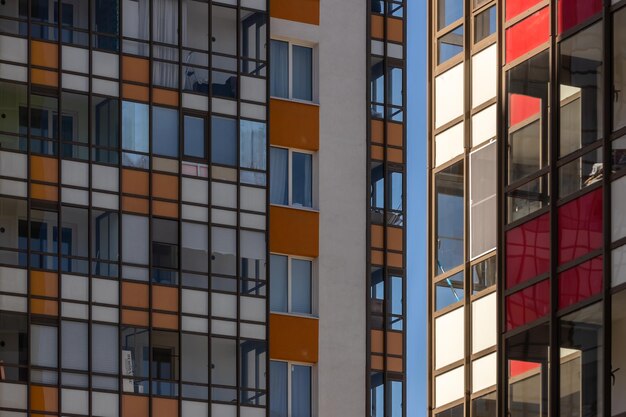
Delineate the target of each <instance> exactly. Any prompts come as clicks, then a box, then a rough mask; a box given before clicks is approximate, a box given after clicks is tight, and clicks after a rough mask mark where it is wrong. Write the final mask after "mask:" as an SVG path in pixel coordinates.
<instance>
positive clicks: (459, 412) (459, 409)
mask: <svg viewBox="0 0 626 417" xmlns="http://www.w3.org/2000/svg"><path fill="white" fill-rule="evenodd" d="M464 411H465V409H464V406H463V404H461V405H457V406H454V407H452V408H449V409H447V410H446V411H442V412H441V413H437V414H436V415H435V416H436V417H463V415H464ZM494 415H495V414H494Z"/></svg>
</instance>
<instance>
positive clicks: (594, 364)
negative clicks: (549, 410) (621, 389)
mask: <svg viewBox="0 0 626 417" xmlns="http://www.w3.org/2000/svg"><path fill="white" fill-rule="evenodd" d="M559 335H560V346H559V348H560V349H559V352H560V366H561V369H560V372H559V374H560V415H561V416H562V417H566V416H567V417H570V416H586V415H590V416H595V415H597V416H599V415H602V398H603V395H604V390H603V385H604V384H603V380H604V378H603V377H602V374H603V372H602V362H603V360H602V356H603V355H602V351H603V348H602V337H603V336H602V304H600V303H597V304H594V305H592V306H590V307H587V308H584V309H582V310H579V311H576V312H574V313H572V314H568V315H567V316H565V317H563V318H562V319H561V320H560V322H559ZM613 392H616V391H613Z"/></svg>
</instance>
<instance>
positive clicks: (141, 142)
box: [122, 101, 150, 169]
mask: <svg viewBox="0 0 626 417" xmlns="http://www.w3.org/2000/svg"><path fill="white" fill-rule="evenodd" d="M149 120H150V112H149V107H148V105H147V104H141V103H134V102H130V101H123V102H122V149H124V150H127V151H131V152H142V153H148V152H149V149H150V142H149V132H150V125H149ZM122 157H123V159H124V160H123V163H124V165H127V166H133V167H137V168H144V169H147V168H148V160H147V157H146V156H142V155H137V154H134V153H127V152H124V154H123V156H122Z"/></svg>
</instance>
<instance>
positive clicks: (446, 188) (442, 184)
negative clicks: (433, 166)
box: [435, 161, 465, 275]
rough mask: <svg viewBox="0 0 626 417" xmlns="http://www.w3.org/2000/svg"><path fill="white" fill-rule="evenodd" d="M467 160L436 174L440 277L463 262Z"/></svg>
mask: <svg viewBox="0 0 626 417" xmlns="http://www.w3.org/2000/svg"><path fill="white" fill-rule="evenodd" d="M463 182H464V181H463V161H460V162H457V163H456V164H454V165H452V166H450V167H448V168H446V169H444V170H442V171H439V172H438V173H436V174H435V193H436V200H435V204H436V207H435V210H436V212H435V213H436V214H435V216H436V217H435V222H436V223H435V224H436V226H435V227H436V233H437V234H436V241H435V245H436V246H435V247H436V250H437V252H436V259H435V261H436V274H437V275H439V274H443V273H445V272H447V271H449V270H451V269H453V268H455V267H456V266H458V265H460V264H461V263H462V262H463V236H464V230H463V229H464V221H463V216H464V204H465V203H464V199H463V195H464V188H463V187H464V184H463Z"/></svg>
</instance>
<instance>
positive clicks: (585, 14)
mask: <svg viewBox="0 0 626 417" xmlns="http://www.w3.org/2000/svg"><path fill="white" fill-rule="evenodd" d="M601 11H602V0H583V1H581V0H559V4H558V16H557V18H558V21H559V33H562V32H564V31H566V30H567V29H570V28H573V27H574V26H576V25H577V24H579V23H582V22H584V21H585V20H587V19H589V18H590V17H591V16H593V15H595V14H597V13H600V12H601ZM598 47H600V45H598Z"/></svg>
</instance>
